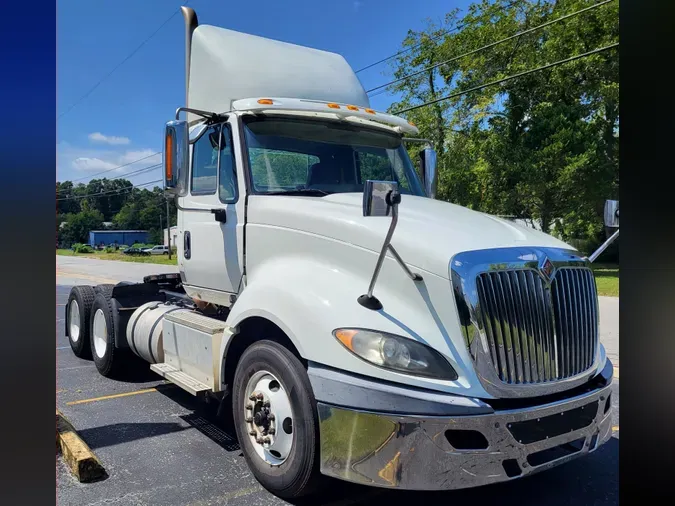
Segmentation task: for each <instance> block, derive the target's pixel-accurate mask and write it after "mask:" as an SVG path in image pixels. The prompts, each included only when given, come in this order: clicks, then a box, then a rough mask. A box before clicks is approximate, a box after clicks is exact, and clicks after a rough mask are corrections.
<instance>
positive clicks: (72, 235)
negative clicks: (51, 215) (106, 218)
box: [57, 209, 103, 244]
mask: <svg viewBox="0 0 675 506" xmlns="http://www.w3.org/2000/svg"><path fill="white" fill-rule="evenodd" d="M58 221H59V220H58V219H57V223H58ZM64 222H65V224H64V225H63V227H62V228H60V229H59V231H58V235H59V239H60V240H61V241H62V242H64V243H67V244H73V243H85V242H87V241H89V232H90V231H91V230H98V229H101V228H103V214H101V212H100V211H98V210H91V209H89V210H83V211H80V212H79V213H76V214H68V215H66V216H65V217H64Z"/></svg>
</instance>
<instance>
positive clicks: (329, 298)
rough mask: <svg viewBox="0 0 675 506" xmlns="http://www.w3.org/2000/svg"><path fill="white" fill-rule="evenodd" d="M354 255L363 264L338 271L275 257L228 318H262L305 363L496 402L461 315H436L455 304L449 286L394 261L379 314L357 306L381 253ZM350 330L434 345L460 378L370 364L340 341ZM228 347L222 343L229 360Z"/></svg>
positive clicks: (346, 262) (389, 262) (298, 258)
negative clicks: (476, 366)
mask: <svg viewBox="0 0 675 506" xmlns="http://www.w3.org/2000/svg"><path fill="white" fill-rule="evenodd" d="M348 251H349V252H351V253H355V254H356V255H357V256H359V257H361V258H359V261H356V262H355V261H354V259H350V258H343V261H342V262H341V265H340V267H339V268H336V266H335V265H330V264H327V263H325V262H323V261H322V262H319V261H318V259H317V257H312V256H309V255H282V256H276V257H274V256H272V257H268V258H267V259H266V260H265V261H264V262H263V263H262V264H260V265H258V267H257V268H256V269H254V270H253V272H252V273H251V274H250V275H249V277H248V283H247V286H246V288H245V289H244V291H243V292H242V294H241V296H240V297H239V298H238V299H237V301H236V303H235V304H234V306H233V307H232V310H231V312H230V314H229V316H228V319H227V323H228V325H229V326H230V327H233V328H236V327H237V326H238V325H239V324H240V323H241V322H242V321H244V320H245V319H246V318H249V317H251V316H259V317H262V318H266V319H268V320H270V321H272V322H273V323H275V324H276V325H277V326H278V327H279V328H281V329H282V330H283V331H284V332H285V333H286V335H287V336H288V338H289V339H290V340H291V342H292V343H293V344H294V345H295V347H296V348H297V350H298V352H299V353H300V355H301V356H302V357H303V358H304V359H306V360H309V361H312V362H316V363H319V364H323V365H327V366H330V367H334V368H338V369H341V370H345V371H349V372H353V373H356V374H361V375H364V376H370V377H375V378H378V379H381V380H388V381H392V382H396V383H403V384H407V385H411V386H416V387H420V388H427V389H432V390H440V391H444V392H451V393H459V394H461V395H467V396H474V397H477V396H478V397H483V398H486V397H487V398H489V397H490V396H489V395H488V394H487V393H486V392H485V391H484V390H483V388H482V387H481V386H480V382H479V381H478V379H477V378H476V376H475V373H474V371H473V367H472V363H471V359H470V357H469V355H468V351H467V349H466V346H465V345H464V341H463V338H462V337H461V335H460V330H459V325H458V324H457V321H456V316H454V319H453V315H454V312H452V311H437V310H436V308H434V307H433V304H432V303H431V301H432V300H453V299H452V298H451V293H450V291H451V287H450V285H449V283H448V280H447V279H443V278H441V277H439V276H436V275H434V274H431V273H428V272H421V274H422V275H423V278H424V279H423V280H422V281H420V282H413V281H412V280H410V278H408V277H407V276H406V275H405V273H404V272H403V270H402V269H401V268H400V266H398V265H397V264H396V262H395V260H394V259H393V258H392V257H390V256H388V257H387V258H386V259H385V261H384V264H383V266H382V271H381V274H380V281H379V282H378V286H377V295H378V297H379V298H380V299H381V300H382V301H383V303H384V308H383V309H382V310H379V311H372V310H369V309H366V308H364V307H362V306H361V305H359V304H358V303H357V302H356V299H357V298H358V297H359V295H361V294H362V293H363V292H364V291H365V290H366V289H367V279H368V278H367V275H368V274H367V273H368V271H369V269H370V268H371V267H370V266H371V265H372V266H374V265H375V261H376V254H375V253H374V252H371V251H368V250H363V249H360V248H353V247H348V248H344V252H345V253H347V252H348ZM345 256H351V255H345ZM350 265H354V266H360V267H358V268H353V267H350ZM357 269H362V270H363V272H358V271H357ZM417 270H418V271H419V269H417ZM371 272H372V271H371ZM364 273H366V274H365V275H364ZM441 292H445V293H441ZM441 314H443V315H444V316H443V317H441V316H439V315H441ZM350 326H351V327H359V328H369V329H374V330H381V331H386V332H390V333H393V334H398V335H401V336H404V337H408V338H410V339H413V340H416V341H418V342H421V343H424V344H426V345H428V346H431V347H432V348H434V349H435V350H436V351H438V352H440V353H441V354H442V355H443V356H445V358H446V359H447V360H448V362H449V363H450V364H451V365H452V367H453V368H454V369H455V370H456V371H457V374H458V376H459V378H458V379H457V380H455V381H448V380H436V379H431V378H423V377H420V376H412V375H407V374H402V373H397V372H393V371H390V370H386V369H382V368H380V367H377V366H375V365H373V364H370V363H368V362H366V361H364V360H362V359H360V358H359V357H357V356H355V355H354V354H352V353H351V352H350V351H348V350H347V349H346V348H344V347H343V346H342V344H341V343H339V342H338V341H337V339H335V338H334V337H333V334H332V332H333V330H335V329H336V328H339V327H350ZM452 333H454V334H455V336H454V337H451V334H452ZM457 343H459V345H457ZM228 344H229V343H223V346H222V349H221V353H222V355H221V356H222V357H224V356H225V353H226V350H227V346H228Z"/></svg>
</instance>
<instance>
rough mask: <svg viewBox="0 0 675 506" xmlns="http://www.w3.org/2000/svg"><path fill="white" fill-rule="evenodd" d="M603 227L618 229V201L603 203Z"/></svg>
mask: <svg viewBox="0 0 675 506" xmlns="http://www.w3.org/2000/svg"><path fill="white" fill-rule="evenodd" d="M605 226H606V227H607V228H619V201H618V200H607V201H605Z"/></svg>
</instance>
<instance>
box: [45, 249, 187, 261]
mask: <svg viewBox="0 0 675 506" xmlns="http://www.w3.org/2000/svg"><path fill="white" fill-rule="evenodd" d="M56 254H57V255H61V256H66V257H81V258H95V259H97V260H118V261H120V262H136V263H140V264H160V265H178V259H177V258H176V255H172V258H171V260H169V256H168V255H150V256H133V255H124V254H122V253H120V252H117V253H106V252H105V251H96V252H95V253H75V252H74V251H73V250H70V249H57V250H56Z"/></svg>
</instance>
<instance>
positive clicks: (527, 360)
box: [476, 266, 598, 384]
mask: <svg viewBox="0 0 675 506" xmlns="http://www.w3.org/2000/svg"><path fill="white" fill-rule="evenodd" d="M476 289H477V292H478V307H477V313H478V317H479V321H480V322H481V327H482V331H483V332H484V335H485V338H486V340H487V343H488V346H489V357H490V358H491V361H492V366H493V367H494V370H495V371H496V373H497V376H498V377H499V379H500V380H501V381H502V382H504V383H509V384H528V383H546V382H551V381H557V380H562V379H565V378H569V377H572V376H577V375H579V374H581V373H583V372H584V371H586V370H588V369H589V368H590V367H591V366H592V365H593V361H594V358H595V351H596V349H597V340H598V332H597V330H598V329H597V314H598V313H597V295H596V286H595V278H594V277H593V273H592V271H591V270H590V269H588V268H586V267H573V266H572V267H567V266H564V267H560V268H558V269H557V270H556V271H555V272H554V273H553V279H552V281H551V282H550V285H549V283H548V282H547V281H546V280H545V279H544V278H543V277H542V275H541V274H540V273H539V272H538V271H536V270H534V269H531V268H521V269H504V270H492V271H488V272H483V273H481V274H479V275H478V276H477V278H476ZM486 356H488V355H487V354H486Z"/></svg>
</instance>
